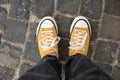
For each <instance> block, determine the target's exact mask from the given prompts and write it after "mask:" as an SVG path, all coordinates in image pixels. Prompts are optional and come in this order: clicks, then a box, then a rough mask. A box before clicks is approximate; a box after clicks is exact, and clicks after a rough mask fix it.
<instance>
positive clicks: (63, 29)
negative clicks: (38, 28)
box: [55, 15, 73, 38]
mask: <svg viewBox="0 0 120 80" xmlns="http://www.w3.org/2000/svg"><path fill="white" fill-rule="evenodd" d="M55 19H56V22H57V24H58V29H59V30H58V35H59V36H60V37H67V38H69V34H70V33H69V32H70V26H71V24H72V20H73V19H72V18H67V17H63V16H59V15H57V16H56V17H55Z"/></svg>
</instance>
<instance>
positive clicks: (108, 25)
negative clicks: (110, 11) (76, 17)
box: [100, 15, 120, 41]
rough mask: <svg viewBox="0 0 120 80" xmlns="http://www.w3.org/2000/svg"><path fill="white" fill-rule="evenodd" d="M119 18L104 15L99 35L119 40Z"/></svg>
mask: <svg viewBox="0 0 120 80" xmlns="http://www.w3.org/2000/svg"><path fill="white" fill-rule="evenodd" d="M119 25H120V18H113V17H111V16H108V15H105V16H104V19H103V25H102V28H101V31H100V37H103V38H106V39H113V40H116V41H119V40H120V36H119V35H120V27H119Z"/></svg>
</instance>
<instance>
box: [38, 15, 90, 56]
mask: <svg viewBox="0 0 120 80" xmlns="http://www.w3.org/2000/svg"><path fill="white" fill-rule="evenodd" d="M90 35H91V26H90V23H89V21H88V20H87V19H86V18H85V17H83V16H78V17H76V18H75V19H74V20H73V22H72V25H71V28H70V46H69V56H72V55H75V54H82V55H85V56H86V55H87V52H88V48H89V42H90ZM36 37H37V41H38V48H39V51H40V55H41V58H43V57H45V56H47V55H53V56H56V57H57V58H59V53H58V43H59V41H60V37H58V27H57V24H56V21H55V20H54V18H52V17H50V16H47V17H44V18H43V19H42V20H41V21H40V22H39V24H38V28H37V31H36ZM63 45H64V44H63Z"/></svg>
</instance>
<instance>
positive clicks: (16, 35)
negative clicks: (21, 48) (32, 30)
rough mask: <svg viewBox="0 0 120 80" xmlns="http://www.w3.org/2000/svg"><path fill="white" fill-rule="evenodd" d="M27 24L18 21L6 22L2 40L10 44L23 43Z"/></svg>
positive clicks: (10, 20)
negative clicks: (10, 42)
mask: <svg viewBox="0 0 120 80" xmlns="http://www.w3.org/2000/svg"><path fill="white" fill-rule="evenodd" d="M26 29H27V23H26V22H23V21H19V20H12V19H8V20H6V24H5V32H4V34H3V38H5V39H6V40H9V41H12V42H18V43H24V41H25V33H26Z"/></svg>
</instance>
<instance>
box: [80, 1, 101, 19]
mask: <svg viewBox="0 0 120 80" xmlns="http://www.w3.org/2000/svg"><path fill="white" fill-rule="evenodd" d="M101 13H102V0H83V1H82V5H81V10H80V15H83V16H87V17H89V18H92V19H99V18H100V16H101Z"/></svg>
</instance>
